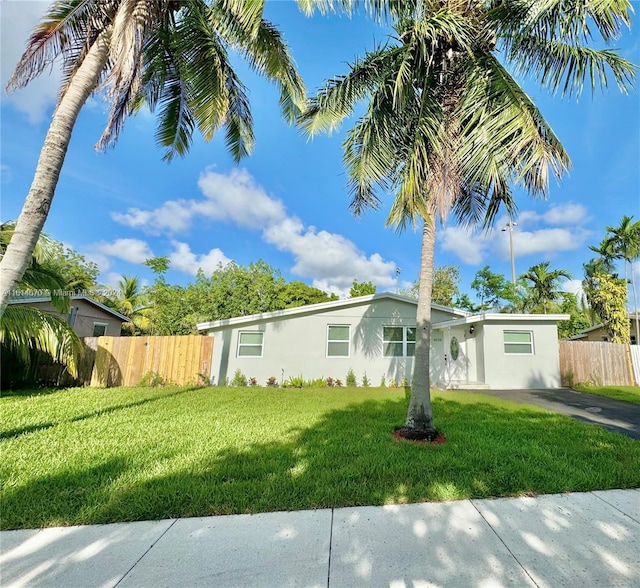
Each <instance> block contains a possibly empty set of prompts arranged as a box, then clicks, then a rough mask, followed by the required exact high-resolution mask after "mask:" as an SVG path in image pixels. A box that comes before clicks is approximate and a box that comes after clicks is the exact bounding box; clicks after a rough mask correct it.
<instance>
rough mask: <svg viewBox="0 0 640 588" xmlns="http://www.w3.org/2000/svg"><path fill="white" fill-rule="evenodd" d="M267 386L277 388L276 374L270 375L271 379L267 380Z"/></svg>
mask: <svg viewBox="0 0 640 588" xmlns="http://www.w3.org/2000/svg"><path fill="white" fill-rule="evenodd" d="M267 386H268V387H269V388H277V387H278V380H277V378H276V377H275V376H269V379H268V380H267Z"/></svg>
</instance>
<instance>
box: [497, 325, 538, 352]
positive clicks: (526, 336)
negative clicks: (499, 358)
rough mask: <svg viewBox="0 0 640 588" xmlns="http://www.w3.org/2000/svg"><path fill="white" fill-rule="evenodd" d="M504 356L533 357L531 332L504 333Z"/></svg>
mask: <svg viewBox="0 0 640 588" xmlns="http://www.w3.org/2000/svg"><path fill="white" fill-rule="evenodd" d="M504 352H505V353H506V354H518V353H519V354H525V355H533V333H532V332H531V331H504Z"/></svg>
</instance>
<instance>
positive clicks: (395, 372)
mask: <svg viewBox="0 0 640 588" xmlns="http://www.w3.org/2000/svg"><path fill="white" fill-rule="evenodd" d="M416 309H417V301H416V300H415V299H412V298H406V297H404V296H399V295H397V294H392V293H388V292H384V293H381V294H373V295H369V296H361V297H358V298H349V299H346V300H336V301H332V302H323V303H320V304H312V305H308V306H301V307H298V308H290V309H286V310H280V311H275V312H268V313H263V314H256V315H251V316H243V317H236V318H230V319H225V320H219V321H213V322H207V323H200V324H198V325H197V327H198V330H199V331H200V332H203V333H206V334H208V335H211V336H213V337H214V338H215V341H214V345H213V358H212V365H211V375H212V378H213V381H214V383H216V384H220V383H224V382H225V381H228V380H231V379H232V378H233V376H234V374H235V372H236V370H240V371H241V372H242V373H243V374H244V375H245V376H246V377H248V378H249V377H255V378H256V379H257V380H258V383H259V384H262V385H264V384H265V383H266V382H267V380H268V379H269V378H275V380H276V381H277V382H283V381H286V380H287V379H289V378H291V377H296V376H302V377H303V378H304V379H305V380H309V379H316V378H327V377H332V378H334V379H340V380H342V381H343V382H344V381H345V379H346V374H347V372H348V371H349V370H353V372H354V374H355V375H356V377H357V379H358V381H361V379H362V377H363V375H364V374H366V375H367V378H368V379H369V380H370V382H371V385H372V386H377V385H379V384H380V382H381V380H382V378H383V377H384V379H385V381H386V382H387V383H390V382H396V384H400V383H401V382H402V381H403V380H404V379H406V380H407V381H410V380H411V373H412V368H413V355H414V348H415V332H416ZM568 318H569V316H568V315H542V314H535V315H534V314H478V315H471V314H469V313H467V312H464V311H462V310H459V309H455V308H447V307H445V306H440V305H438V304H433V305H432V336H431V363H430V374H431V382H432V384H433V385H436V386H438V387H447V388H494V389H500V388H556V387H559V386H560V367H559V357H558V330H557V323H558V321H561V320H567V319H568Z"/></svg>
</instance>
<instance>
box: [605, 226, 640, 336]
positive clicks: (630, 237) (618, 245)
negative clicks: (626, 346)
mask: <svg viewBox="0 0 640 588" xmlns="http://www.w3.org/2000/svg"><path fill="white" fill-rule="evenodd" d="M607 233H608V234H607V236H606V237H605V239H604V243H606V244H607V246H608V247H609V248H610V249H611V250H612V252H613V253H612V257H613V258H616V259H621V260H622V261H623V263H624V277H625V281H626V282H627V283H628V276H629V272H628V271H627V264H628V266H629V269H630V273H631V288H632V291H633V310H634V316H635V319H636V320H635V325H636V343H637V344H638V345H640V325H638V296H637V294H636V281H635V274H634V271H633V262H634V261H636V260H637V259H638V258H640V221H636V222H633V217H632V216H627V215H624V216H623V217H622V220H621V221H620V226H618V227H607Z"/></svg>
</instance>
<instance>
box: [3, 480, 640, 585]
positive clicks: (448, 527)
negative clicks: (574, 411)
mask: <svg viewBox="0 0 640 588" xmlns="http://www.w3.org/2000/svg"><path fill="white" fill-rule="evenodd" d="M0 553H1V555H0V569H1V576H0V585H1V586H2V587H3V588H9V587H18V586H25V587H30V588H32V587H37V586H48V587H54V586H55V587H60V588H71V587H79V588H92V587H94V586H118V587H119V588H125V587H135V588H143V587H147V586H148V587H150V588H151V587H153V588H158V587H163V586H167V587H174V586H175V587H183V586H184V587H195V586H203V587H204V586H206V587H215V588H219V587H223V586H237V587H242V588H246V587H252V586H265V587H269V588H271V587H278V586H295V587H297V586H319V587H321V586H331V587H338V586H344V587H349V588H351V587H356V586H381V587H382V586H385V587H390V588H401V587H407V588H408V587H433V586H460V587H472V586H477V587H480V586H481V587H488V586H517V587H521V586H549V587H557V586H575V587H580V588H586V587H591V586H607V587H612V586H628V587H634V588H637V587H638V586H640V490H610V491H606V492H587V493H580V494H558V495H548V496H538V497H535V498H502V499H495V500H462V501H459V502H446V503H423V504H407V505H394V506H385V507H373V506H365V507H354V508H337V509H325V510H315V511H299V512H282V513H266V514H259V515H236V516H220V517H206V518H192V519H177V520H175V519H171V520H163V521H149V522H138V523H118V524H111V525H92V526H86V527H63V528H51V529H44V530H41V531H38V530H26V531H4V532H2V533H0Z"/></svg>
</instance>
